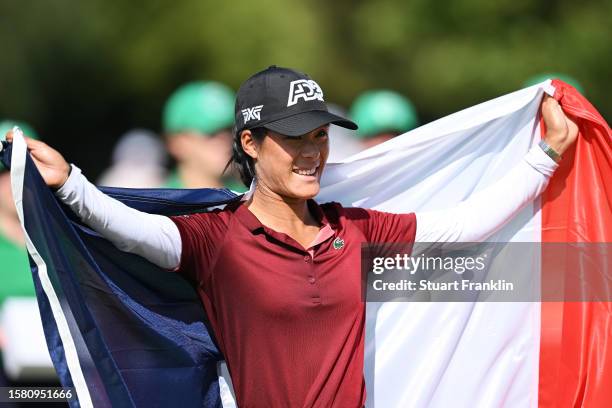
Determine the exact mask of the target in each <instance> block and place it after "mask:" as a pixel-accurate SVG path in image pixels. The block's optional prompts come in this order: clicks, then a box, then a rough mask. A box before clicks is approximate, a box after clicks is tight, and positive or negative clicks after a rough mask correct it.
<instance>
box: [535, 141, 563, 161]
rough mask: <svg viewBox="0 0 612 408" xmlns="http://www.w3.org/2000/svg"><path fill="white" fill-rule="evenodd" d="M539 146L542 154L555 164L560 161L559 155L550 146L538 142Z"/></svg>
mask: <svg viewBox="0 0 612 408" xmlns="http://www.w3.org/2000/svg"><path fill="white" fill-rule="evenodd" d="M539 145H540V148H541V149H542V150H544V153H546V154H547V155H548V157H550V158H551V159H553V160H554V161H555V162H556V163H559V162H560V161H561V155H560V154H559V153H557V151H556V150H555V149H553V148H552V147H550V145H549V144H548V143H546V142H545V141H544V140H540V144H539Z"/></svg>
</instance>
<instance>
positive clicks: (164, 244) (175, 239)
mask: <svg viewBox="0 0 612 408" xmlns="http://www.w3.org/2000/svg"><path fill="white" fill-rule="evenodd" d="M6 139H7V141H9V142H12V140H13V134H12V131H11V132H9V133H8V134H7V135H6ZM26 143H27V145H28V150H29V151H30V155H31V156H32V159H33V160H34V163H35V164H36V167H37V168H38V171H39V172H40V174H41V176H42V177H43V179H44V180H45V183H46V184H47V185H48V186H49V187H51V188H53V189H55V190H56V192H55V194H56V195H57V197H58V198H59V199H60V200H62V202H63V203H65V204H66V205H68V206H69V207H70V209H71V210H72V211H74V213H75V214H76V215H77V216H78V217H79V219H80V220H81V221H82V222H83V223H84V224H86V225H87V226H89V227H90V228H92V229H93V230H94V231H96V232H97V233H99V234H100V235H102V236H103V237H104V238H106V239H108V240H109V241H110V242H112V243H113V244H114V245H115V246H116V247H117V248H119V249H120V250H122V251H125V252H131V253H134V254H137V255H140V256H142V257H144V258H145V259H147V260H149V261H150V262H152V263H154V264H156V265H158V266H160V267H162V268H165V269H174V268H176V267H178V265H179V261H180V256H181V236H180V234H179V231H178V228H177V227H176V225H175V224H174V223H173V222H172V221H171V220H170V218H168V217H164V216H161V215H154V214H147V213H144V212H141V211H138V210H135V209H133V208H130V207H128V206H126V205H125V204H123V203H121V202H119V201H117V200H115V199H113V198H111V197H109V196H107V195H105V194H104V193H102V192H101V191H100V190H98V189H97V188H96V186H94V185H93V184H91V183H90V182H89V181H88V180H87V179H86V178H85V176H83V174H81V170H80V169H79V168H78V167H76V166H74V165H73V166H70V165H69V164H68V163H67V162H66V160H65V159H64V157H63V156H62V155H61V154H60V153H59V152H58V151H57V150H55V149H53V148H51V147H50V146H49V145H47V144H45V143H43V142H41V141H38V140H34V139H30V138H26Z"/></svg>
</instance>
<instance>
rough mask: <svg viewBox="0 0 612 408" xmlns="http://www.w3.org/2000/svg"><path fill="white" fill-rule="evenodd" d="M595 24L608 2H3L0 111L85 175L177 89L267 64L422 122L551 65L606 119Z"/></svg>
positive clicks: (609, 104) (154, 121)
mask: <svg viewBox="0 0 612 408" xmlns="http://www.w3.org/2000/svg"><path fill="white" fill-rule="evenodd" d="M610 16H612V1H609V0H607V1H604V0H590V1H589V0H583V1H580V2H578V1H569V0H537V1H527V0H497V1H490V0H453V1H446V2H439V1H436V2H434V1H426V0H411V1H401V0H379V1H359V0H357V1H347V0H336V1H323V0H310V1H298V0H262V1H257V2H255V1H242V0H234V1H231V2H221V1H203V0H188V1H161V0H157V1H146V2H145V1H112V0H105V1H102V0H86V1H74V0H38V1H35V0H29V1H23V0H22V1H11V0H3V1H2V2H0V50H1V54H0V55H1V57H2V63H1V64H0V89H1V98H0V117H10V118H14V119H21V120H25V121H27V122H30V123H31V124H32V125H33V126H34V128H36V129H37V131H38V133H39V134H40V135H41V136H42V137H43V139H45V140H46V141H48V142H49V143H51V144H52V145H54V146H56V147H57V148H58V149H60V150H61V151H62V153H64V154H65V156H66V157H67V159H68V160H70V161H74V162H76V163H77V164H79V165H80V166H81V167H82V168H83V169H84V171H85V172H86V174H88V175H90V176H91V178H93V177H94V176H96V175H97V174H99V172H100V171H101V170H102V168H103V167H105V166H106V165H107V164H108V157H109V155H110V152H111V150H112V146H113V144H114V142H115V141H116V140H117V138H118V137H119V136H120V135H121V133H123V132H124V131H126V130H128V129H130V128H133V127H136V126H138V127H148V128H150V129H153V130H156V131H159V129H160V118H161V110H162V107H163V104H164V102H165V100H166V98H167V97H168V95H169V94H170V93H171V92H172V91H173V90H174V89H175V88H177V87H178V86H179V85H180V84H182V83H185V82H187V81H190V80H195V79H215V80H219V81H222V82H225V83H227V84H228V85H230V86H231V87H233V88H234V89H237V87H238V86H239V84H240V83H241V82H242V81H243V80H244V79H246V78H247V77H248V76H249V75H250V74H252V73H254V72H255V71H258V70H260V69H263V68H265V67H266V66H268V65H271V64H277V65H281V66H289V67H293V68H296V69H298V70H302V71H304V72H307V73H309V74H310V75H311V76H312V77H313V78H314V79H316V80H317V81H318V82H319V83H320V84H321V86H322V87H323V89H324V91H325V95H326V100H327V101H333V102H336V103H339V104H342V105H344V106H348V105H350V103H351V101H352V100H353V98H354V97H355V96H356V95H357V94H358V93H360V92H361V91H364V90H366V89H368V88H381V87H386V88H392V89H395V90H398V91H400V92H402V93H403V94H405V95H406V96H408V97H409V98H410V99H411V100H412V101H413V102H414V104H415V106H416V108H417V111H418V114H419V117H420V119H421V122H422V123H424V122H428V121H431V120H433V119H436V118H439V117H442V116H444V115H446V114H449V113H451V112H454V111H457V110H459V109H462V108H466V107H468V106H471V105H474V104H475V103H478V102H481V101H485V100H488V99H491V98H493V97H496V96H499V95H501V94H504V93H507V92H509V91H513V90H516V89H518V88H521V87H522V84H523V82H524V81H525V80H526V79H527V78H528V77H529V76H531V75H534V74H537V73H540V72H563V73H566V74H569V75H571V76H573V77H574V78H576V79H577V80H578V81H579V82H580V83H581V84H582V86H583V87H584V89H585V93H586V96H587V97H588V98H589V100H590V101H591V102H592V103H593V104H594V105H595V106H596V107H597V108H598V109H599V111H600V112H601V113H602V114H603V115H604V117H606V118H609V117H610V114H611V113H612V101H611V98H609V97H608V95H609V94H610V92H611V91H612V89H611V85H610V69H609V67H610V65H612V64H611V63H612V42H611V39H612V36H611V34H612V28H611V27H612V25H611V24H610Z"/></svg>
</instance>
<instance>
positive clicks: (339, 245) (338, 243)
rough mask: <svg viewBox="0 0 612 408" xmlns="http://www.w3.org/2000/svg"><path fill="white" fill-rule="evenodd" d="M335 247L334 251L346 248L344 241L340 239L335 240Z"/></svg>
mask: <svg viewBox="0 0 612 408" xmlns="http://www.w3.org/2000/svg"><path fill="white" fill-rule="evenodd" d="M333 245H334V249H342V247H343V246H344V240H343V239H342V238H340V237H338V238H336V239H335V240H334V244H333Z"/></svg>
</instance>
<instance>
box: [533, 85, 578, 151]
mask: <svg viewBox="0 0 612 408" xmlns="http://www.w3.org/2000/svg"><path fill="white" fill-rule="evenodd" d="M541 110H542V118H543V119H544V124H545V125H546V136H545V137H544V141H545V142H546V143H548V145H549V146H550V147H552V148H553V149H554V150H555V151H556V152H557V153H559V154H560V155H563V153H564V152H565V151H566V150H567V148H568V147H570V146H571V145H572V144H573V143H574V142H575V141H576V138H577V137H578V126H577V125H576V124H575V123H574V122H573V121H572V120H571V119H569V118H568V117H567V116H565V113H564V112H563V109H561V106H560V105H559V102H557V101H556V100H555V98H553V97H551V96H548V95H544V100H543V101H542V107H541Z"/></svg>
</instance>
